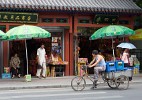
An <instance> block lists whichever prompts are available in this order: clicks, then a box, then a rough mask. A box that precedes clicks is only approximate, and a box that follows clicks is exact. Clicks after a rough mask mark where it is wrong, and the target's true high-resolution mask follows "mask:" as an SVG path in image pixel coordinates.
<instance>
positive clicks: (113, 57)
mask: <svg viewBox="0 0 142 100" xmlns="http://www.w3.org/2000/svg"><path fill="white" fill-rule="evenodd" d="M112 55H113V60H114V61H115V54H114V46H113V38H112Z"/></svg>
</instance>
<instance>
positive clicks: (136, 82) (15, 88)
mask: <svg viewBox="0 0 142 100" xmlns="http://www.w3.org/2000/svg"><path fill="white" fill-rule="evenodd" d="M138 83H142V81H133V82H130V84H138ZM98 84H99V85H100V86H107V83H104V82H99V83H98ZM86 86H92V84H86ZM67 87H71V85H52V86H28V87H0V90H18V89H42V88H67Z"/></svg>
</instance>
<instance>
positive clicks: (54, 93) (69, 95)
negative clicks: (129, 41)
mask: <svg viewBox="0 0 142 100" xmlns="http://www.w3.org/2000/svg"><path fill="white" fill-rule="evenodd" d="M141 90H142V84H140V83H137V84H131V85H130V87H129V89H128V90H112V89H110V88H109V87H108V86H98V88H97V89H95V90H90V86H87V87H86V88H85V89H84V90H83V91H73V90H72V89H71V88H42V89H17V90H0V100H31V99H32V100H120V99H121V100H141V98H142V95H141Z"/></svg>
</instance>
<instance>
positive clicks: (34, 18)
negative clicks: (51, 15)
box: [0, 12, 38, 23]
mask: <svg viewBox="0 0 142 100" xmlns="http://www.w3.org/2000/svg"><path fill="white" fill-rule="evenodd" d="M0 22H18V23H37V22H38V14H37V13H20V12H0Z"/></svg>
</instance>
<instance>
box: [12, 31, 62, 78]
mask: <svg viewBox="0 0 142 100" xmlns="http://www.w3.org/2000/svg"><path fill="white" fill-rule="evenodd" d="M26 42H27V51H28V63H29V69H28V70H29V74H31V75H32V76H35V75H36V71H37V66H36V62H37V61H36V57H37V56H36V53H37V49H38V48H39V47H40V45H41V44H42V43H43V44H44V45H45V50H46V54H47V56H50V54H51V51H52V50H56V51H57V52H58V53H59V54H60V55H61V57H62V55H63V52H62V50H61V49H62V33H58V32H56V33H52V34H51V38H45V39H29V40H26ZM15 53H17V54H18V56H19V58H20V61H21V63H20V67H21V74H22V76H24V75H26V71H27V67H26V49H25V40H15V41H10V42H9V61H10V59H11V57H12V56H14V54H15Z"/></svg>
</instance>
